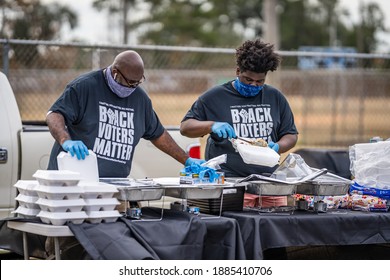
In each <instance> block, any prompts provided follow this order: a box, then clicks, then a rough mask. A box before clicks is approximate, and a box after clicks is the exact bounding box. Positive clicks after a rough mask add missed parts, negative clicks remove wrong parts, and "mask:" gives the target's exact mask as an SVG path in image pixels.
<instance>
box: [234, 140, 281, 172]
mask: <svg viewBox="0 0 390 280" xmlns="http://www.w3.org/2000/svg"><path fill="white" fill-rule="evenodd" d="M236 147H237V151H238V152H239V153H240V156H241V157H242V159H243V161H244V162H245V163H247V164H256V165H261V166H269V167H273V166H275V165H276V164H278V162H279V159H280V155H279V154H278V153H277V152H275V151H274V150H273V149H271V148H269V147H259V146H254V145H247V144H239V143H238V144H237V146H236Z"/></svg>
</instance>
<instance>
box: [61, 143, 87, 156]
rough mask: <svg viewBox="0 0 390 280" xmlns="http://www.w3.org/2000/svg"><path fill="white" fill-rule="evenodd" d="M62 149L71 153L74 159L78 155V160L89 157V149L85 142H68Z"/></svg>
mask: <svg viewBox="0 0 390 280" xmlns="http://www.w3.org/2000/svg"><path fill="white" fill-rule="evenodd" d="M62 148H63V149H64V150H65V151H67V152H70V154H71V155H72V157H73V156H74V155H75V154H76V156H77V159H85V156H87V155H89V152H88V148H87V146H85V144H84V143H83V141H72V140H66V141H65V142H64V143H63V144H62Z"/></svg>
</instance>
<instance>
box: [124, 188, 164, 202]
mask: <svg viewBox="0 0 390 280" xmlns="http://www.w3.org/2000/svg"><path fill="white" fill-rule="evenodd" d="M118 191H119V194H118V196H117V198H118V199H119V200H128V201H145V200H159V199H161V197H162V196H163V193H164V189H162V188H155V187H146V188H141V187H118Z"/></svg>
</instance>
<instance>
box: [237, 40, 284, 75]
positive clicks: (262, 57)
mask: <svg viewBox="0 0 390 280" xmlns="http://www.w3.org/2000/svg"><path fill="white" fill-rule="evenodd" d="M281 60H282V59H281V57H280V55H278V54H277V53H275V52H274V45H271V44H268V43H264V42H262V41H261V40H260V39H257V40H254V41H250V40H248V41H245V42H244V43H243V44H242V45H241V46H240V47H238V48H237V49H236V63H237V67H238V68H239V69H240V71H241V72H245V71H252V72H255V73H267V72H268V71H275V70H276V69H277V68H278V66H279V63H280V62H281Z"/></svg>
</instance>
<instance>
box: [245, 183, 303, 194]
mask: <svg viewBox="0 0 390 280" xmlns="http://www.w3.org/2000/svg"><path fill="white" fill-rule="evenodd" d="M246 183H247V185H246V192H248V193H251V194H257V195H260V196H262V195H269V196H283V195H292V194H295V192H296V189H297V185H293V184H279V183H272V182H265V181H250V182H246Z"/></svg>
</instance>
